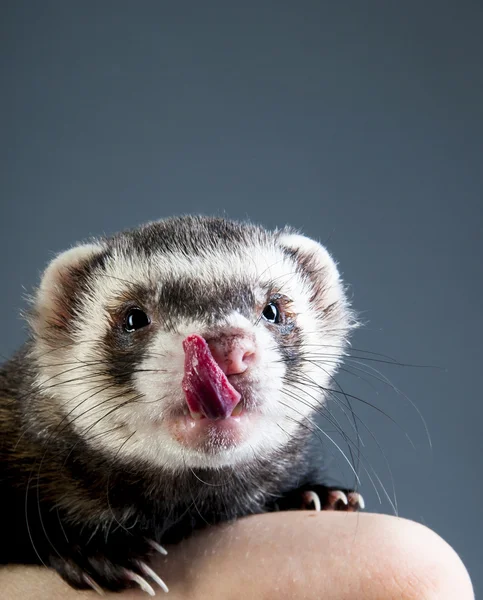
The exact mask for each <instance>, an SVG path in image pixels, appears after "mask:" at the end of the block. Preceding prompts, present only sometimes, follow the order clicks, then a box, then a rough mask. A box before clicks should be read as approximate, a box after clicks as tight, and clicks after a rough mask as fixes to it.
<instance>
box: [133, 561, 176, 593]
mask: <svg viewBox="0 0 483 600" xmlns="http://www.w3.org/2000/svg"><path fill="white" fill-rule="evenodd" d="M138 565H139V568H140V569H141V571H142V572H143V574H144V575H147V576H148V577H151V579H152V580H153V581H154V582H155V583H157V584H158V585H159V587H160V588H161V589H162V590H163V591H164V592H166V593H167V592H169V588H168V586H167V585H166V584H165V583H164V581H163V580H162V579H161V577H160V576H159V575H158V574H157V573H156V572H155V571H153V569H151V567H149V566H148V565H147V564H146V563H145V562H142V561H138Z"/></svg>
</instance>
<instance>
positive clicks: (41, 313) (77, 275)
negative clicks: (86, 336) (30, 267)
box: [29, 244, 103, 336]
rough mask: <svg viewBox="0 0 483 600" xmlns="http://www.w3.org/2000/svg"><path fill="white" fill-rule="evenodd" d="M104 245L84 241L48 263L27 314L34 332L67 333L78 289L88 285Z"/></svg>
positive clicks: (78, 300) (39, 333) (78, 294)
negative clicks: (92, 268)
mask: <svg viewBox="0 0 483 600" xmlns="http://www.w3.org/2000/svg"><path fill="white" fill-rule="evenodd" d="M102 253H103V248H102V246H100V245H97V244H84V245H81V246H76V247H74V248H71V249H70V250H67V251H65V252H62V254H59V255H58V256H56V258H54V260H53V261H52V262H51V263H50V264H49V265H48V267H47V268H46V270H45V271H44V274H43V276H42V279H41V282H40V286H39V288H38V290H37V294H36V296H35V299H34V310H33V312H32V314H31V316H30V318H29V321H30V325H31V327H32V328H33V330H34V333H36V334H37V335H42V334H48V335H49V336H50V335H55V334H56V333H57V334H60V335H62V334H66V333H68V332H69V331H70V329H71V327H70V324H71V322H72V318H73V316H74V315H75V314H76V311H77V309H78V307H79V302H80V293H81V292H82V291H83V290H85V289H86V287H87V275H88V273H89V271H90V269H91V267H92V266H93V263H94V262H95V259H96V258H98V257H99V258H100V257H101V255H102Z"/></svg>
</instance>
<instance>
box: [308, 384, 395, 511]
mask: <svg viewBox="0 0 483 600" xmlns="http://www.w3.org/2000/svg"><path fill="white" fill-rule="evenodd" d="M327 375H329V373H327ZM301 377H302V378H303V379H304V380H305V383H307V384H308V385H311V386H314V387H315V388H316V389H319V390H321V391H322V392H323V393H327V394H328V395H329V396H330V398H331V399H332V400H333V401H335V402H336V404H337V405H338V406H339V408H340V409H341V410H342V411H343V412H344V413H345V408H344V404H343V403H342V401H341V399H340V398H339V396H338V395H337V394H336V393H334V392H333V391H330V390H327V389H326V388H323V387H322V386H320V385H319V384H317V383H316V382H315V381H314V380H313V379H312V378H311V377H309V376H308V375H307V374H306V373H303V374H301ZM329 378H330V379H331V380H332V381H333V382H334V383H335V384H336V385H337V386H338V388H339V392H340V394H342V396H343V397H344V398H345V399H346V401H347V403H348V406H349V408H350V411H351V413H352V417H353V419H354V422H357V421H359V422H360V424H361V425H362V426H363V427H364V429H365V430H366V431H367V432H368V433H369V435H370V436H371V438H372V439H373V441H374V442H375V444H376V446H377V448H378V450H379V452H380V453H381V455H382V457H383V460H384V462H385V464H386V468H387V470H388V473H389V477H390V481H391V488H392V494H393V502H394V508H395V512H396V514H398V502H397V494H396V485H395V481H394V476H393V472H392V469H391V466H390V464H389V460H388V458H387V456H386V453H385V451H384V448H383V447H382V446H381V444H380V443H379V441H378V440H377V438H376V436H375V434H374V432H373V431H371V430H370V429H369V427H368V426H367V425H366V423H365V422H364V421H363V420H362V419H361V418H360V417H359V416H358V415H357V414H356V413H355V412H354V410H353V409H352V406H351V404H350V401H349V398H348V397H347V394H346V393H345V391H344V390H343V389H342V387H341V386H340V384H339V383H338V381H337V380H336V378H335V377H333V376H331V375H330V377H329ZM403 432H404V430H403ZM357 435H358V440H360V442H361V444H362V445H363V446H364V444H363V442H362V439H361V438H360V436H359V433H358V429H357Z"/></svg>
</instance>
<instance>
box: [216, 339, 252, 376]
mask: <svg viewBox="0 0 483 600" xmlns="http://www.w3.org/2000/svg"><path fill="white" fill-rule="evenodd" d="M206 341H207V342H208V346H209V348H210V351H211V354H212V355H213V358H214V359H215V361H216V362H217V363H218V365H219V367H220V369H221V370H222V371H223V373H225V375H226V376H229V375H239V374H241V373H244V372H245V371H246V370H247V369H248V368H249V367H250V365H251V363H252V362H253V361H254V359H255V357H256V348H255V342H254V341H253V340H252V339H251V338H250V337H248V336H242V335H223V336H220V337H217V338H213V339H207V340H206Z"/></svg>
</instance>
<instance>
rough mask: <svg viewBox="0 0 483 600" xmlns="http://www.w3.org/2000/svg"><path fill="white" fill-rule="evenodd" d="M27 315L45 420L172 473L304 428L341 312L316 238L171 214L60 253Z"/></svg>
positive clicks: (324, 377) (339, 336)
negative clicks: (45, 404)
mask: <svg viewBox="0 0 483 600" xmlns="http://www.w3.org/2000/svg"><path fill="white" fill-rule="evenodd" d="M31 324H32V327H33V331H34V350H33V356H34V358H35V360H36V362H37V365H38V377H37V386H38V390H39V392H40V396H41V397H43V398H45V399H46V401H47V400H48V405H49V406H50V407H52V406H53V407H54V410H52V411H51V413H52V415H55V417H54V416H53V417H52V419H53V422H52V426H57V427H62V425H60V423H63V424H67V423H68V424H69V426H70V427H72V428H74V430H75V431H77V433H78V434H80V435H81V436H82V438H83V439H85V440H87V441H88V443H89V444H90V445H91V446H92V448H93V449H95V450H98V451H101V452H103V453H107V454H110V455H116V456H118V457H129V458H133V459H136V460H141V461H144V462H146V463H147V464H149V465H151V466H152V465H156V466H159V467H162V468H165V469H169V470H171V471H176V470H182V469H185V468H189V467H191V468H196V467H201V468H217V467H221V466H230V465H232V466H235V465H237V464H240V463H249V462H250V461H256V460H257V457H259V456H263V457H264V458H266V457H267V456H269V455H270V453H271V452H273V451H275V450H277V449H278V448H280V447H282V446H284V445H285V444H287V443H288V441H289V439H290V438H291V437H292V436H294V435H296V434H297V431H298V430H299V429H300V428H301V427H302V428H307V426H310V422H308V419H310V418H311V417H312V415H313V413H314V411H315V409H316V408H317V407H318V406H320V404H321V403H322V402H323V400H324V397H323V391H322V389H323V388H324V387H331V385H330V380H331V378H332V377H333V375H334V372H335V369H336V367H337V364H338V363H339V361H340V359H341V356H342V354H343V350H344V346H345V343H346V338H347V334H348V332H349V329H350V327H351V326H352V321H351V314H350V311H349V309H348V306H347V302H346V299H345V295H344V292H343V289H342V286H341V283H340V280H339V276H338V272H337V269H336V267H335V264H334V262H333V261H332V259H331V258H330V256H329V255H328V253H327V252H326V250H325V249H324V248H323V247H322V246H320V245H319V244H317V243H316V242H313V241H312V240H309V239H308V238H305V237H303V236H301V235H298V234H294V233H292V232H290V231H286V230H284V231H281V232H275V233H269V232H267V231H265V230H264V229H262V228H258V227H255V226H252V225H244V224H238V223H233V222H229V221H225V220H222V219H211V218H201V217H200V218H194V217H183V218H176V219H170V220H166V221H160V222H157V223H152V224H150V225H147V226H145V227H143V228H140V229H137V230H133V231H131V232H126V233H123V234H120V235H118V236H115V237H113V238H109V239H106V240H102V241H99V242H96V243H94V244H90V245H84V246H78V247H76V248H73V249H72V250H69V251H67V252H66V253H64V254H61V255H60V256H59V257H57V258H56V259H55V260H54V261H53V262H52V263H51V265H50V266H49V267H48V268H47V270H46V272H45V274H44V277H43V280H42V283H41V286H40V288H39V291H38V294H37V299H36V305H35V310H34V313H33V316H32V319H31ZM323 355H325V357H326V359H325V360H321V357H322V356H323Z"/></svg>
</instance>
